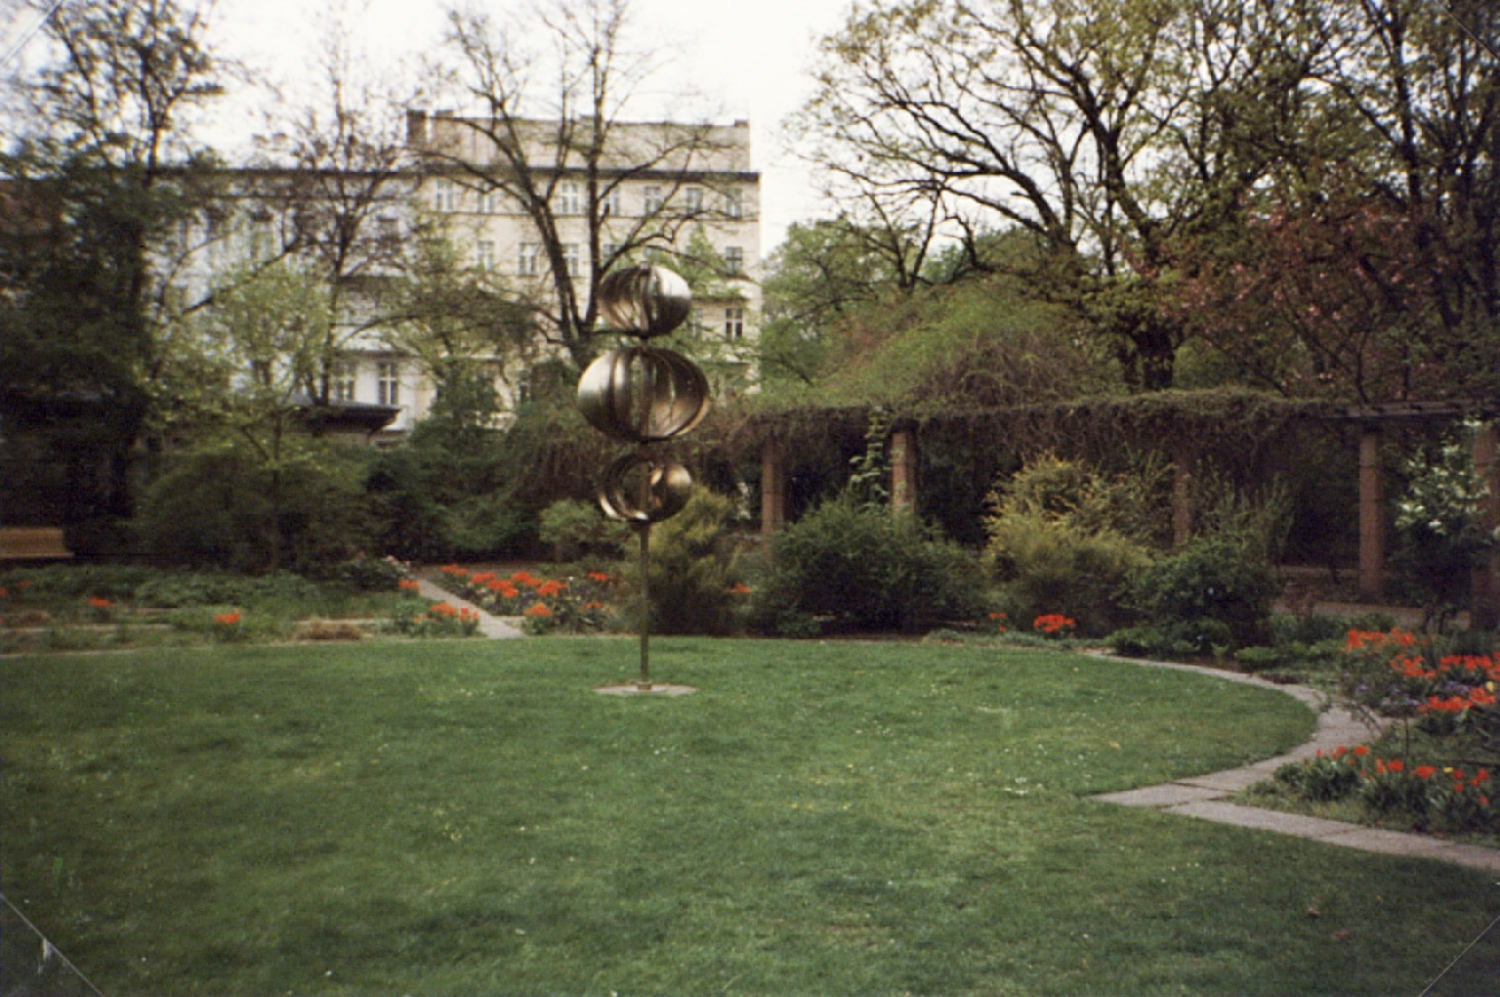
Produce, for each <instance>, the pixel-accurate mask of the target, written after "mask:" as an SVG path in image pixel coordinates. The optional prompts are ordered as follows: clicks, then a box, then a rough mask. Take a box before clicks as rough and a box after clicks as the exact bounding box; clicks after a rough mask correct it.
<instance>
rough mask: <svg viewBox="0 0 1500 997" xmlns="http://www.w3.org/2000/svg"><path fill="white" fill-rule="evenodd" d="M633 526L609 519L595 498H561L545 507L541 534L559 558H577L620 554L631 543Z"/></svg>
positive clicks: (543, 540) (538, 532)
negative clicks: (583, 499)
mask: <svg viewBox="0 0 1500 997" xmlns="http://www.w3.org/2000/svg"><path fill="white" fill-rule="evenodd" d="M630 535H631V534H630V527H629V526H627V525H626V524H624V523H622V522H619V521H618V520H613V519H608V518H606V517H605V515H604V513H603V512H601V511H600V509H599V506H598V505H597V504H595V503H593V502H582V501H579V500H578V499H561V500H559V501H557V502H553V503H552V504H551V505H549V506H547V508H545V509H543V510H542V514H541V516H540V517H539V518H538V520H537V536H538V538H539V539H540V540H541V541H542V543H544V544H551V545H552V549H553V550H552V557H553V560H555V561H576V560H578V559H579V558H580V557H582V556H583V555H584V554H596V555H600V556H605V557H611V558H618V557H620V556H621V555H622V554H623V553H624V549H625V547H626V545H627V544H629V543H630Z"/></svg>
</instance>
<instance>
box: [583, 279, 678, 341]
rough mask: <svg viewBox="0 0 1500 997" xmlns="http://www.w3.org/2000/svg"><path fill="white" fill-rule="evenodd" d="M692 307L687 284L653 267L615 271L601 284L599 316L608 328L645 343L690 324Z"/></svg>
mask: <svg viewBox="0 0 1500 997" xmlns="http://www.w3.org/2000/svg"><path fill="white" fill-rule="evenodd" d="M692 306H693V292H692V291H691V290H690V289H689V288H688V285H687V281H685V280H683V279H682V278H681V277H680V276H678V275H677V274H675V273H673V272H672V271H670V270H667V269H665V268H664V267H658V266H652V265H651V264H649V263H642V264H640V265H639V266H632V267H623V268H621V269H619V270H611V271H610V272H609V273H608V274H606V275H605V276H604V279H603V280H601V281H600V282H599V312H600V314H601V315H603V316H604V322H605V324H606V325H608V326H609V327H610V328H611V329H613V330H615V331H616V332H623V333H629V334H630V335H632V336H639V337H641V338H642V339H650V338H652V337H654V336H661V335H665V334H666V333H669V332H671V331H672V330H673V329H675V328H677V327H678V326H679V325H681V324H682V323H683V322H684V321H686V319H687V317H688V314H689V313H690V312H691V311H692Z"/></svg>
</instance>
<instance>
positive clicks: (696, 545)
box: [627, 488, 743, 635]
mask: <svg viewBox="0 0 1500 997" xmlns="http://www.w3.org/2000/svg"><path fill="white" fill-rule="evenodd" d="M733 515H734V500H733V499H731V498H729V497H728V496H725V495H720V494H718V493H717V492H714V491H712V490H710V489H707V488H695V489H693V495H692V497H691V498H690V499H689V500H688V503H687V505H686V506H685V507H684V508H683V510H682V511H681V512H679V513H678V514H677V515H675V516H673V517H672V518H670V519H667V520H664V521H663V522H660V523H655V524H653V525H652V527H651V559H650V565H651V578H650V582H651V629H652V631H653V632H655V633H663V634H713V635H722V634H726V633H728V632H729V631H730V629H731V628H732V625H733V622H734V611H735V608H736V605H737V604H738V603H739V601H740V600H741V597H742V595H743V593H737V592H736V591H735V585H736V584H737V583H738V581H739V578H738V577H737V574H736V572H737V570H738V560H739V559H738V556H737V554H736V552H735V550H734V547H733V544H732V542H731V539H730V536H729V524H730V520H731V518H732V517H733ZM627 578H628V579H629V581H630V584H631V587H632V588H633V589H634V590H635V591H637V592H638V591H639V589H640V568H639V566H638V565H637V566H635V567H634V568H633V569H632V570H631V571H630V572H629V573H627Z"/></svg>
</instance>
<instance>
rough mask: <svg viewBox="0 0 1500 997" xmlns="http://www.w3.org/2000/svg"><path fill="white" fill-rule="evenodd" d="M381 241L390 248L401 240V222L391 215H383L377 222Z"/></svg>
mask: <svg viewBox="0 0 1500 997" xmlns="http://www.w3.org/2000/svg"><path fill="white" fill-rule="evenodd" d="M375 225H376V231H377V232H379V233H380V234H379V236H378V238H379V240H380V243H381V244H382V245H383V246H385V247H387V248H389V247H391V246H394V245H396V244H397V243H399V242H400V241H401V222H399V221H398V220H396V219H395V218H392V217H390V216H389V215H381V216H380V217H379V218H378V219H376V222H375Z"/></svg>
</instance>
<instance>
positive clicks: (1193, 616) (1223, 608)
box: [1131, 534, 1281, 647]
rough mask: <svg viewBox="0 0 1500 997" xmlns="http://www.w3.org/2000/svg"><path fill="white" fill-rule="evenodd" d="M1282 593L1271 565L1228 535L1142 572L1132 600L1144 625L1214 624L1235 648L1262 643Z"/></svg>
mask: <svg viewBox="0 0 1500 997" xmlns="http://www.w3.org/2000/svg"><path fill="white" fill-rule="evenodd" d="M1280 590H1281V584H1280V581H1279V580H1278V579H1277V577H1276V571H1275V569H1274V568H1273V567H1272V566H1271V564H1270V563H1269V562H1268V561H1267V560H1265V559H1264V557H1262V556H1259V555H1258V554H1257V553H1256V551H1255V550H1254V549H1253V548H1252V546H1251V545H1250V544H1248V543H1244V542H1242V541H1240V540H1239V539H1237V538H1236V537H1235V536H1233V535H1232V534H1228V535H1221V536H1215V537H1206V538H1202V539H1198V540H1195V541H1193V542H1192V543H1191V544H1189V545H1188V546H1187V547H1186V548H1184V549H1183V550H1181V551H1179V552H1178V553H1176V554H1172V555H1170V556H1168V557H1164V558H1162V559H1160V560H1158V561H1156V562H1155V563H1153V564H1151V565H1150V566H1148V567H1146V568H1145V569H1144V570H1143V571H1141V572H1140V573H1139V574H1138V575H1137V576H1136V577H1135V578H1134V580H1133V582H1132V592H1131V598H1132V601H1133V602H1134V604H1135V606H1136V607H1137V608H1138V610H1139V611H1140V612H1141V614H1142V616H1143V617H1144V618H1145V620H1146V621H1148V622H1150V623H1151V624H1153V625H1156V626H1162V625H1165V624H1169V623H1174V622H1179V621H1184V620H1186V621H1194V623H1195V625H1198V626H1202V625H1203V623H1202V622H1201V621H1214V622H1217V623H1219V624H1222V625H1223V626H1224V627H1225V628H1227V630H1228V635H1229V637H1230V639H1231V640H1232V642H1233V644H1234V645H1235V646H1239V647H1246V646H1251V645H1255V644H1263V643H1265V639H1266V636H1267V634H1268V632H1269V621H1270V617H1271V606H1272V604H1273V603H1274V601H1275V599H1276V596H1277V595H1278V594H1279V592H1280Z"/></svg>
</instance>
